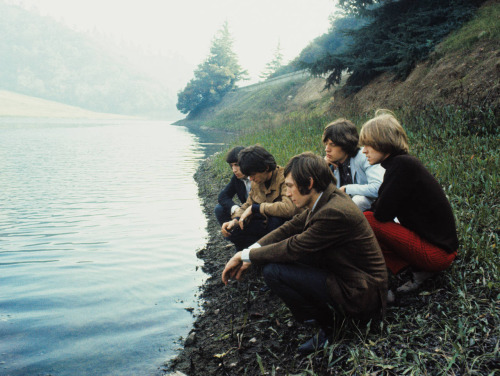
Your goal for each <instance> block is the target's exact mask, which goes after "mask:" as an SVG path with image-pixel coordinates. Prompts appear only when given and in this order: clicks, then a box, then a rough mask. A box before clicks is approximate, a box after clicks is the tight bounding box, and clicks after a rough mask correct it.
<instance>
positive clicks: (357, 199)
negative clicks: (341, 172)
mask: <svg viewBox="0 0 500 376" xmlns="http://www.w3.org/2000/svg"><path fill="white" fill-rule="evenodd" d="M352 201H353V202H354V203H355V204H356V206H357V207H358V208H359V210H361V211H362V212H365V211H367V210H368V209H370V207H371V206H372V201H371V200H370V199H369V198H368V197H366V196H361V195H355V196H352Z"/></svg>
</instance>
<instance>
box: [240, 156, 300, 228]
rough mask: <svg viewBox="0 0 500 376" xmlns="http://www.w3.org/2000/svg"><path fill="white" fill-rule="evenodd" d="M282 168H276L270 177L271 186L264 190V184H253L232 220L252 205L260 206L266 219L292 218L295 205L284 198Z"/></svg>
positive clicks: (295, 209) (284, 189) (284, 186)
mask: <svg viewBox="0 0 500 376" xmlns="http://www.w3.org/2000/svg"><path fill="white" fill-rule="evenodd" d="M283 170H284V169H283V167H280V166H277V167H276V169H275V170H274V171H273V174H272V176H271V184H270V185H269V188H266V185H265V184H264V183H261V184H255V183H253V182H252V188H251V189H250V193H249V194H248V199H247V201H246V202H245V203H244V204H243V205H241V207H240V208H239V209H238V210H236V211H235V212H234V213H233V215H232V218H237V217H238V218H239V217H241V215H242V214H243V212H244V211H245V209H246V208H248V207H249V206H252V204H260V214H263V215H265V216H266V217H269V216H271V217H280V218H287V219H288V218H292V217H293V215H294V214H295V213H296V211H297V207H296V206H295V204H294V203H293V202H292V200H290V198H288V197H287V196H286V185H285V177H284V176H283Z"/></svg>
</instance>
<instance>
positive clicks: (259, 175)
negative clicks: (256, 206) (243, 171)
mask: <svg viewBox="0 0 500 376" xmlns="http://www.w3.org/2000/svg"><path fill="white" fill-rule="evenodd" d="M272 174H273V173H272V172H270V171H264V172H256V173H254V174H252V175H249V176H248V177H249V178H250V181H253V182H254V183H256V184H262V183H265V182H266V181H268V180H269V179H271V176H272Z"/></svg>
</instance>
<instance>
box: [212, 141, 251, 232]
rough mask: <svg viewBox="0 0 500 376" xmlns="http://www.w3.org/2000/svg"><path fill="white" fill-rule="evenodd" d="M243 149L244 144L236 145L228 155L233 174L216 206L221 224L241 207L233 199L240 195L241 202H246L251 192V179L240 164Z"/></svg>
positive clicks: (227, 158) (216, 212)
mask: <svg viewBox="0 0 500 376" xmlns="http://www.w3.org/2000/svg"><path fill="white" fill-rule="evenodd" d="M243 149H245V148H244V147H243V146H235V147H234V148H232V149H231V150H229V152H228V153H227V155H226V162H227V164H228V165H229V166H230V167H231V170H232V171H233V176H232V177H231V180H230V181H229V183H227V185H226V186H225V187H224V189H223V190H222V191H220V193H219V197H218V198H217V199H218V202H219V203H218V204H217V206H216V207H215V217H216V218H217V221H218V222H219V224H220V225H221V226H222V224H223V223H224V222H227V221H230V220H231V216H232V215H233V214H234V212H235V211H236V210H237V209H239V208H240V205H238V204H236V203H235V202H234V201H233V199H234V196H235V195H236V196H237V197H238V199H239V200H240V203H244V202H246V200H247V198H248V193H249V192H250V186H251V182H250V179H248V176H246V175H243V173H242V172H241V170H240V166H239V164H238V154H239V152H240V151H242V150H243Z"/></svg>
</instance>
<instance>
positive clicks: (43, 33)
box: [0, 1, 175, 115]
mask: <svg viewBox="0 0 500 376" xmlns="http://www.w3.org/2000/svg"><path fill="white" fill-rule="evenodd" d="M0 14H2V17H1V18H0V35H1V36H2V37H1V38H0V56H1V69H0V88H2V89H4V90H10V91H14V92H17V93H21V94H26V95H30V96H36V97H40V98H44V99H49V100H54V101H58V102H62V103H66V104H70V105H75V106H79V107H83V108H86V109H90V110H94V111H100V112H112V113H121V114H134V115H138V114H151V113H156V114H158V113H162V112H168V111H170V112H174V111H175V109H174V103H175V99H174V95H175V94H174V93H172V92H168V91H167V89H166V88H165V87H163V86H162V85H160V84H159V83H157V82H155V81H154V80H153V79H152V78H151V77H148V76H147V75H146V74H144V73H140V72H138V70H137V69H135V68H133V67H132V66H130V65H128V63H127V62H125V61H123V59H122V58H120V57H118V56H115V55H113V54H111V53H110V52H109V51H107V50H106V49H105V48H104V47H99V46H98V45H97V43H96V42H95V41H93V40H91V39H90V38H87V37H85V36H84V35H82V34H80V33H77V32H74V31H72V30H69V29H68V28H66V27H65V26H63V25H62V24H59V23H57V22H56V21H53V20H52V19H50V18H48V17H42V16H40V15H38V14H36V13H32V12H28V11H26V10H24V9H22V8H20V7H18V6H13V5H7V4H5V3H4V2H1V1H0Z"/></svg>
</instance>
